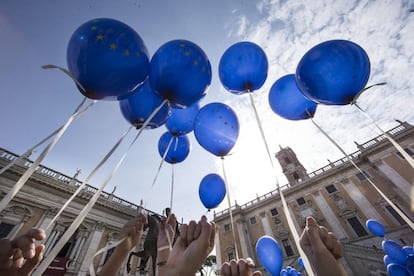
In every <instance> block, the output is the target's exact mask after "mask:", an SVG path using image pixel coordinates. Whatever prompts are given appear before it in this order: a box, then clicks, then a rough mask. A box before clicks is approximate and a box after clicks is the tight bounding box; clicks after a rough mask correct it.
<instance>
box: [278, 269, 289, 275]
mask: <svg viewBox="0 0 414 276" xmlns="http://www.w3.org/2000/svg"><path fill="white" fill-rule="evenodd" d="M280 276H289V273H288V272H287V270H286V269H282V270H281V271H280Z"/></svg>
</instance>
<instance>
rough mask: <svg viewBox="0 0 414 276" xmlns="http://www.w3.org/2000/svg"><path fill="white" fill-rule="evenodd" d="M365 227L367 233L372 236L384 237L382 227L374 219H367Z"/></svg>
mask: <svg viewBox="0 0 414 276" xmlns="http://www.w3.org/2000/svg"><path fill="white" fill-rule="evenodd" d="M365 225H366V226H367V228H368V231H369V232H371V233H372V234H373V235H375V236H378V237H384V235H385V229H384V226H383V225H382V224H381V223H379V222H378V221H376V220H375V219H369V220H367V222H366V223H365Z"/></svg>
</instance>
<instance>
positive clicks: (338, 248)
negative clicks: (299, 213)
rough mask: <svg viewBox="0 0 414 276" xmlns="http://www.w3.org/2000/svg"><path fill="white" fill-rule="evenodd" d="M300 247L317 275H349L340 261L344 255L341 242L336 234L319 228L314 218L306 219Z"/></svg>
mask: <svg viewBox="0 0 414 276" xmlns="http://www.w3.org/2000/svg"><path fill="white" fill-rule="evenodd" d="M300 245H301V247H302V249H303V251H304V252H305V254H306V256H307V257H308V259H309V262H310V263H311V266H312V269H313V270H314V271H315V273H316V275H318V276H325V275H326V276H329V275H338V276H345V275H348V274H347V273H346V272H345V269H344V267H343V266H342V264H341V263H340V262H339V260H338V259H339V258H341V257H342V255H343V249H342V244H341V242H340V241H339V240H338V239H337V237H336V236H335V234H334V233H332V232H328V230H327V229H326V228H325V227H323V226H319V225H318V224H317V223H316V220H315V219H314V218H313V217H307V218H306V227H305V229H304V230H303V233H302V236H301V238H300Z"/></svg>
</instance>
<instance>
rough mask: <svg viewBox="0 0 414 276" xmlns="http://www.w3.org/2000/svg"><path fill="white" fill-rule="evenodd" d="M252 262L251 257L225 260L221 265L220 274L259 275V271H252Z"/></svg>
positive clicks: (227, 275)
mask: <svg viewBox="0 0 414 276" xmlns="http://www.w3.org/2000/svg"><path fill="white" fill-rule="evenodd" d="M253 269H254V262H253V260H252V259H251V258H246V259H239V260H237V261H236V260H231V261H230V262H225V263H224V264H223V265H222V266H221V269H220V271H221V274H220V275H222V276H235V275H238V276H261V275H262V273H261V272H260V271H255V272H253Z"/></svg>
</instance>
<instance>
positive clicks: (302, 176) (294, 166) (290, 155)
mask: <svg viewBox="0 0 414 276" xmlns="http://www.w3.org/2000/svg"><path fill="white" fill-rule="evenodd" d="M279 147H280V151H279V152H277V153H276V154H275V157H276V158H277V160H278V161H279V164H280V166H281V167H282V171H283V173H284V174H285V176H286V178H287V180H288V181H289V184H291V185H292V186H293V185H296V184H298V183H300V182H301V181H304V180H306V179H308V178H309V176H308V174H307V172H306V169H305V167H303V165H302V164H301V163H300V162H299V160H298V158H297V157H296V154H295V152H294V151H293V150H292V149H291V148H289V147H286V148H282V147H281V146H279Z"/></svg>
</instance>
